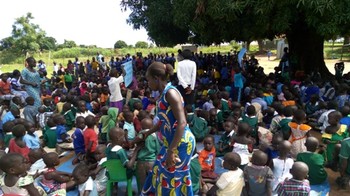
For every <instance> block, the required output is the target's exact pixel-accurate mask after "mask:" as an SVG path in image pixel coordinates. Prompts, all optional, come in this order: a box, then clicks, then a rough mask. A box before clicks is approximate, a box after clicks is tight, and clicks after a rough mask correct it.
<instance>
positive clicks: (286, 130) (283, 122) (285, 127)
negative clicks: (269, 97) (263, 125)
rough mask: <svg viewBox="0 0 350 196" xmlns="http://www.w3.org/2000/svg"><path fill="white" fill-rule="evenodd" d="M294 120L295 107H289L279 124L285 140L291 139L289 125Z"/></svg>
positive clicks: (285, 109) (279, 129)
mask: <svg viewBox="0 0 350 196" xmlns="http://www.w3.org/2000/svg"><path fill="white" fill-rule="evenodd" d="M292 120H293V107H292V106H287V107H285V108H283V116H282V119H281V121H280V122H279V124H278V129H277V130H278V131H280V132H281V133H282V134H283V139H284V140H288V139H289V137H290V133H291V132H290V127H289V126H288V124H289V123H290V122H291V121H292Z"/></svg>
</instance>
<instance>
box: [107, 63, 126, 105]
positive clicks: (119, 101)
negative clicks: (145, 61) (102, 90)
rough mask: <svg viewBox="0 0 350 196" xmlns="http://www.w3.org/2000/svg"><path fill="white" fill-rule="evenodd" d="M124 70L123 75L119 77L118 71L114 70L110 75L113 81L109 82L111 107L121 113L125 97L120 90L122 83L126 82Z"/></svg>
mask: <svg viewBox="0 0 350 196" xmlns="http://www.w3.org/2000/svg"><path fill="white" fill-rule="evenodd" d="M122 70H123V74H121V75H120V76H119V77H117V74H118V71H117V70H116V69H112V70H111V71H110V73H109V76H110V77H111V79H109V81H108V87H109V92H110V93H111V96H110V97H109V101H110V107H116V108H118V109H119V112H120V111H122V109H123V96H122V93H121V90H120V83H122V82H124V75H125V71H124V69H122Z"/></svg>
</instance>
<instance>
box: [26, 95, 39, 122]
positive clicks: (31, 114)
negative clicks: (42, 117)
mask: <svg viewBox="0 0 350 196" xmlns="http://www.w3.org/2000/svg"><path fill="white" fill-rule="evenodd" d="M26 103H27V105H26V106H25V107H24V109H23V116H24V119H26V120H28V121H30V122H31V123H33V124H34V125H35V122H36V117H35V116H36V115H37V114H38V109H37V107H36V106H34V98H33V97H27V98H26Z"/></svg>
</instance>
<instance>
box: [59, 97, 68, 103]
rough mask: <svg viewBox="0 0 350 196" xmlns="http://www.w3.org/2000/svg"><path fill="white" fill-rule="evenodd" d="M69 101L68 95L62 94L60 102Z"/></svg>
mask: <svg viewBox="0 0 350 196" xmlns="http://www.w3.org/2000/svg"><path fill="white" fill-rule="evenodd" d="M66 101H67V96H66V95H61V99H60V102H62V103H64V102H66Z"/></svg>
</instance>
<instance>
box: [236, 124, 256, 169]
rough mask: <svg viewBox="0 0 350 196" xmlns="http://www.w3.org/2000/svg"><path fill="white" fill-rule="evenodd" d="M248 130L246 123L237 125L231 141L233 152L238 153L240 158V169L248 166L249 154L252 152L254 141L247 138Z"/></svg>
mask: <svg viewBox="0 0 350 196" xmlns="http://www.w3.org/2000/svg"><path fill="white" fill-rule="evenodd" d="M250 129H251V128H250V126H249V125H248V124H247V123H239V124H238V129H237V132H236V134H235V135H234V136H233V137H232V140H231V146H232V147H233V152H236V153H238V154H239V156H240V157H241V165H240V167H239V168H240V169H244V167H245V166H246V165H248V163H249V156H250V153H251V152H252V151H253V144H254V140H253V139H252V138H249V132H250Z"/></svg>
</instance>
